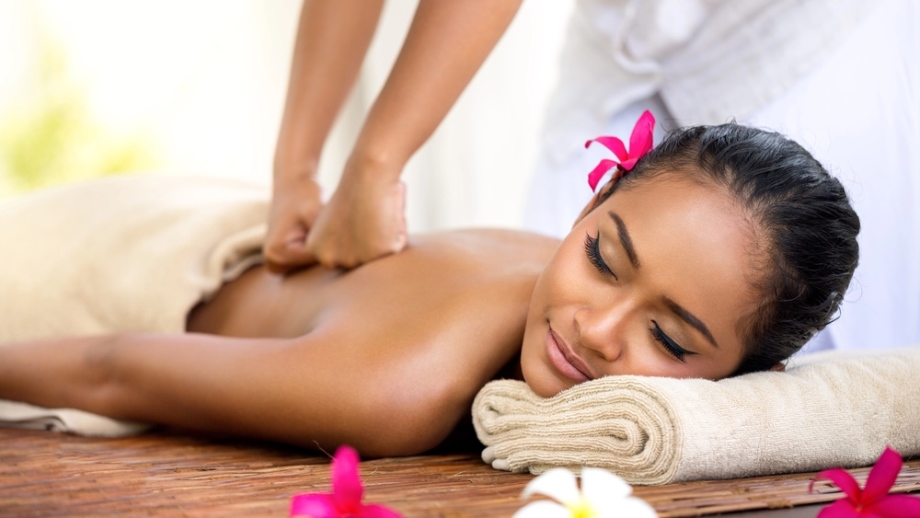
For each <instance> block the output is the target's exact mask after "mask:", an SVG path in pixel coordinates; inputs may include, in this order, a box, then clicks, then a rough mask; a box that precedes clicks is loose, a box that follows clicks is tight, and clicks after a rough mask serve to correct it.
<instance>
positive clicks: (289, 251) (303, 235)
mask: <svg viewBox="0 0 920 518" xmlns="http://www.w3.org/2000/svg"><path fill="white" fill-rule="evenodd" d="M322 207H323V202H322V197H321V189H320V186H319V184H318V183H317V182H316V180H315V179H314V178H313V177H312V176H304V177H300V178H292V179H289V180H286V181H283V182H277V183H276V184H275V187H274V192H273V193H272V205H271V211H270V212H269V218H268V233H267V234H266V236H265V244H264V246H263V253H264V254H265V261H266V265H267V266H268V268H269V270H271V271H273V272H275V273H285V272H288V271H291V270H294V269H296V268H300V267H303V266H308V265H310V264H313V263H315V262H316V259H314V258H313V255H312V254H311V253H310V252H309V251H308V250H307V235H308V234H309V232H310V229H311V228H312V227H313V223H314V222H315V221H316V217H317V215H318V214H319V212H320V210H321V209H322Z"/></svg>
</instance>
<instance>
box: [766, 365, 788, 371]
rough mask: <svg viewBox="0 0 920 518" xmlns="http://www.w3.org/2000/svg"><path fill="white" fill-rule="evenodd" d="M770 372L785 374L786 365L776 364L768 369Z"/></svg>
mask: <svg viewBox="0 0 920 518" xmlns="http://www.w3.org/2000/svg"><path fill="white" fill-rule="evenodd" d="M770 370H771V371H773V372H785V371H786V364H785V363H777V364H776V365H774V366H772V367H770Z"/></svg>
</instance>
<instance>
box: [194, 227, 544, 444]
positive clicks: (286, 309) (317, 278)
mask: <svg viewBox="0 0 920 518" xmlns="http://www.w3.org/2000/svg"><path fill="white" fill-rule="evenodd" d="M557 244H558V243H557V241H555V240H553V239H549V238H545V237H541V236H537V235H534V234H527V233H522V232H515V231H505V230H467V231H455V232H448V233H439V234H430V235H424V236H418V237H417V238H413V239H412V241H411V242H410V246H409V248H408V249H407V250H406V251H404V252H402V253H400V254H396V255H393V256H389V257H385V258H383V259H379V260H377V261H374V262H372V263H369V264H366V265H364V266H362V267H360V268H358V269H356V270H352V271H350V272H347V273H343V272H340V271H331V270H326V269H322V268H310V269H307V270H303V271H300V272H298V273H295V274H292V275H288V276H279V275H276V274H272V273H270V272H269V271H268V270H267V269H266V268H265V267H261V266H260V267H255V268H252V269H250V270H249V271H247V272H246V273H245V274H243V275H242V276H241V277H239V278H238V279H236V280H234V281H232V282H230V283H228V284H227V285H225V286H224V287H223V288H222V289H221V290H220V291H219V292H218V293H217V294H216V296H215V297H214V298H213V299H212V300H211V301H209V302H208V303H206V304H202V305H200V306H199V307H197V308H196V309H195V310H193V311H192V313H191V314H190V316H189V320H188V331H189V332H192V333H208V334H216V335H222V336H228V337H241V338H282V339H292V340H293V342H292V343H293V344H294V345H292V346H291V347H292V349H296V350H297V352H292V354H291V355H290V356H289V358H290V359H289V360H288V361H287V363H286V367H285V370H283V371H279V374H278V376H285V377H291V376H294V374H293V373H294V372H297V373H298V374H296V375H297V376H298V377H299V381H298V383H300V384H301V385H303V387H304V389H303V393H304V394H305V397H318V398H330V401H331V399H335V403H336V404H332V405H326V406H324V407H322V408H323V410H321V411H320V412H319V413H321V414H323V415H327V416H330V417H332V418H333V419H341V420H342V421H343V423H344V422H348V425H347V426H342V427H341V428H338V427H337V428H335V430H336V432H335V433H336V434H337V433H338V432H343V433H345V432H350V431H351V430H355V429H359V432H361V430H360V429H361V428H362V426H361V425H358V426H356V425H355V423H354V421H352V418H354V417H355V416H356V415H360V412H361V411H362V407H363V405H367V406H368V408H367V410H368V415H373V416H377V417H376V418H379V417H380V415H381V414H380V413H378V412H377V409H384V408H390V409H398V410H391V411H389V415H392V414H394V413H395V414H403V415H401V416H399V417H398V418H397V419H396V420H394V421H392V422H390V423H389V424H388V425H387V426H386V428H387V430H386V431H380V432H379V433H380V434H381V435H385V434H386V433H389V431H390V430H396V429H401V424H400V423H404V424H408V423H411V422H424V423H426V425H427V426H426V428H425V429H418V428H416V429H415V430H414V432H412V435H413V436H414V437H413V438H412V441H410V443H411V448H414V449H417V450H418V451H422V450H424V449H427V448H430V447H431V446H433V445H435V444H437V443H438V442H440V440H443V439H444V437H446V435H447V433H449V431H450V430H451V429H452V428H453V427H454V425H456V423H457V422H458V421H459V420H460V419H461V418H462V417H463V416H465V415H466V413H467V412H468V411H469V407H470V404H471V402H472V399H473V397H474V396H475V394H476V393H477V392H478V390H479V389H480V388H481V387H482V385H484V384H485V383H486V382H488V381H489V380H491V379H494V378H495V377H496V376H497V375H498V374H499V371H501V370H502V369H503V367H505V366H506V365H507V364H509V362H510V361H511V360H512V359H515V358H516V357H517V354H518V353H519V351H520V347H521V341H522V337H523V333H524V324H525V320H526V316H527V310H528V306H529V302H530V297H531V293H532V291H533V286H534V283H535V282H536V279H537V277H538V276H539V274H540V272H541V271H542V270H543V268H544V266H545V264H546V262H547V261H548V260H549V258H550V256H551V255H552V253H553V251H554V250H555V248H556V246H557ZM298 365H299V366H298ZM514 367H515V368H516V367H517V366H516V365H514ZM253 368H259V365H253ZM265 368H266V369H273V368H274V367H271V366H268V365H266V366H265ZM290 381H291V380H290V379H287V380H285V383H286V384H289V382H290ZM311 386H313V388H314V390H310V387H311ZM330 388H334V389H335V390H334V392H330ZM260 390H262V388H260ZM330 394H334V396H333V395H330ZM362 402H363V403H362ZM346 410H347V411H348V414H349V415H348V416H344V415H341V416H340V415H338V412H345V411H346ZM394 417H395V416H394ZM376 418H370V421H367V420H364V419H358V421H359V422H362V423H367V422H372V421H373V420H374V419H376ZM365 426H366V425H365ZM363 432H365V433H366V432H367V430H363ZM357 433H358V432H356V436H354V437H345V439H346V440H347V441H348V442H351V443H353V444H354V443H361V437H358V436H357ZM321 435H323V434H321ZM366 449H370V450H371V451H373V450H374V448H373V447H369V448H368V447H366ZM406 452H409V450H407V451H406ZM406 452H402V453H406ZM388 453H390V452H388Z"/></svg>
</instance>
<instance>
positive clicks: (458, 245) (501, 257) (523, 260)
mask: <svg viewBox="0 0 920 518" xmlns="http://www.w3.org/2000/svg"><path fill="white" fill-rule="evenodd" d="M558 246H559V240H558V239H555V238H551V237H547V236H544V235H540V234H536V233H533V232H526V231H521V230H512V229H499V228H476V229H460V230H451V231H444V232H436V233H431V234H421V235H417V236H413V238H411V239H410V241H409V248H410V250H412V249H415V250H417V251H418V252H419V253H420V254H422V255H423V256H424V257H427V258H429V259H428V260H436V258H437V259H440V260H449V261H457V262H462V263H467V264H469V265H470V266H471V267H479V268H483V273H487V272H489V271H492V272H495V273H497V274H502V273H506V272H509V271H522V270H527V269H535V270H537V272H538V273H539V271H542V270H543V268H544V266H545V265H546V263H547V262H548V261H549V259H550V257H551V256H552V254H553V252H555V250H556V248H557V247H558Z"/></svg>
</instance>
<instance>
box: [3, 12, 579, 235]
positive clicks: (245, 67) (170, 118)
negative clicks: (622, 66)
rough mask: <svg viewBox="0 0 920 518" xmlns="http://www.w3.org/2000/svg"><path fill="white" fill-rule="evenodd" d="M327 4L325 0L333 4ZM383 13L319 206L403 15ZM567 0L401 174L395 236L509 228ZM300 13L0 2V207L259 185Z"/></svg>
mask: <svg viewBox="0 0 920 518" xmlns="http://www.w3.org/2000/svg"><path fill="white" fill-rule="evenodd" d="M333 1H334V0H333ZM415 5H416V2H415V1H414V0H389V2H388V3H387V7H386V8H385V10H384V14H383V20H382V22H381V26H380V27H379V29H378V31H377V34H376V36H375V39H374V43H373V44H372V47H371V50H370V52H369V55H368V59H367V60H366V62H365V65H364V68H363V70H362V75H361V78H360V80H359V84H358V86H357V87H356V88H355V91H354V92H353V94H352V97H351V99H350V100H349V102H348V105H347V106H346V108H345V110H344V111H343V113H342V116H341V117H340V121H339V124H338V125H337V126H336V128H335V129H334V130H333V135H332V137H331V138H330V140H329V141H328V142H327V145H326V150H325V152H324V156H323V162H322V167H321V181H322V183H323V185H324V188H325V189H326V195H327V196H328V195H329V194H330V193H331V190H332V189H334V187H335V184H336V180H337V178H338V174H339V171H340V169H341V167H342V165H343V164H344V160H345V156H346V154H347V152H348V150H349V147H350V145H351V144H352V142H353V141H354V138H355V135H356V133H357V130H358V127H359V125H360V122H361V120H362V118H363V115H364V112H365V110H366V109H367V108H368V106H369V105H370V103H371V102H372V100H373V99H374V97H375V96H376V94H377V92H378V91H379V89H380V87H381V86H382V85H383V81H384V80H385V78H386V74H387V73H388V71H389V68H390V66H391V64H392V62H393V60H394V59H395V56H396V53H397V52H398V50H399V46H400V45H401V42H402V39H403V37H404V35H405V33H406V31H407V29H408V26H409V23H410V21H411V17H412V14H413V12H414V9H415ZM571 8H572V6H571V3H570V2H557V1H548V0H547V1H537V2H533V1H531V2H525V3H524V6H523V7H522V9H521V11H520V12H519V14H518V16H517V18H516V19H515V21H514V23H513V24H512V26H511V28H510V29H509V31H508V33H507V34H506V35H505V36H504V38H503V39H502V40H501V42H500V43H499V45H498V47H497V48H496V50H495V51H494V52H493V54H492V55H491V56H490V58H489V60H488V61H487V62H486V64H485V66H484V67H483V69H482V70H480V72H479V74H478V75H477V76H476V77H475V78H474V80H473V82H472V84H471V85H470V86H469V87H468V88H467V91H466V92H465V93H464V94H463V96H462V97H461V98H460V100H459V102H458V103H457V105H455V106H454V109H453V110H452V111H451V113H450V114H449V115H448V117H447V119H446V120H445V121H444V123H443V124H442V125H441V127H440V128H439V129H438V130H437V132H436V133H435V135H434V137H433V138H432V139H431V140H430V141H429V142H428V144H426V146H425V147H424V148H423V149H422V150H421V151H420V152H419V153H418V154H417V155H416V157H415V158H414V159H413V160H412V162H411V163H410V164H409V167H408V170H407V171H406V173H405V174H404V176H403V178H404V180H406V182H407V183H408V187H409V200H408V209H407V210H408V217H409V225H410V230H411V231H413V232H421V231H428V230H433V229H441V228H453V227H459V226H518V225H519V224H520V221H521V214H522V212H523V203H524V197H525V193H526V189H527V185H528V182H529V177H530V172H531V169H532V168H533V165H534V158H535V157H536V152H535V149H536V142H537V133H538V131H539V128H540V125H541V123H542V116H543V112H544V106H545V103H546V100H547V98H548V96H549V95H550V93H551V91H552V88H553V86H554V84H555V81H556V79H557V78H556V75H555V74H556V68H557V59H558V50H559V46H560V44H561V41H562V36H563V31H564V28H565V25H566V22H567V18H568V15H569V12H570V10H571ZM299 10H300V0H182V1H180V0H155V1H154V0H81V1H78V2H75V1H72V0H0V198H5V197H9V196H12V195H15V194H17V193H22V192H26V191H29V190H32V189H36V188H41V187H47V186H52V185H58V184H63V183H68V182H73V181H79V180H82V179H86V178H91V177H95V176H102V175H109V174H119V173H124V172H134V171H145V172H150V171H152V172H156V173H159V174H197V175H213V176H225V177H232V178H240V179H245V180H248V181H252V182H256V183H260V184H264V185H268V184H269V183H270V181H271V159H272V153H273V150H274V145H275V138H276V134H277V129H278V125H279V122H280V117H281V111H282V107H283V101H284V95H285V88H286V83H287V75H288V68H289V65H290V56H291V51H292V47H293V40H294V35H295V30H296V23H297V16H298V13H299Z"/></svg>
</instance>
